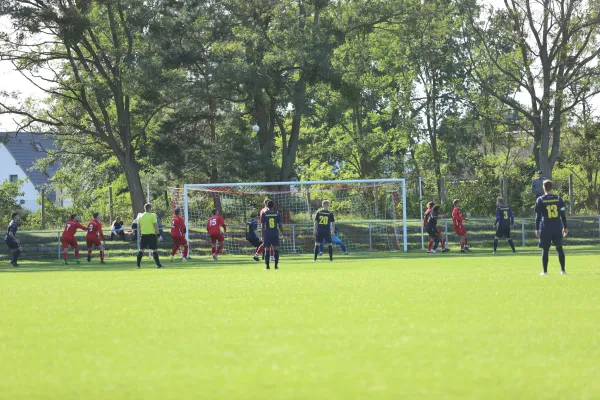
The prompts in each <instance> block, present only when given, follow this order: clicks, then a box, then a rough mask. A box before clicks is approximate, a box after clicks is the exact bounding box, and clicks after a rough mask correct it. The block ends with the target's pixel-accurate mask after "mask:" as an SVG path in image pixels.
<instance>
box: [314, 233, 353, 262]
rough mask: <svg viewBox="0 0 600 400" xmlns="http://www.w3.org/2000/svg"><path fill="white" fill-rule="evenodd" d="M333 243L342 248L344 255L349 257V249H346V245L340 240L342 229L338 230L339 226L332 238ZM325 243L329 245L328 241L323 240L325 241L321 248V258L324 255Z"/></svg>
mask: <svg viewBox="0 0 600 400" xmlns="http://www.w3.org/2000/svg"><path fill="white" fill-rule="evenodd" d="M331 242H332V243H333V244H337V245H338V246H340V248H341V249H342V251H343V252H344V254H345V255H348V249H347V248H346V245H345V244H344V243H343V242H342V239H340V228H338V227H337V226H336V227H335V235H334V236H332V237H331ZM325 243H327V241H326V240H325V239H323V241H322V242H321V246H320V248H319V255H320V256H322V255H323V245H324V244H325Z"/></svg>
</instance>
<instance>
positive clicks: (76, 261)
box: [73, 258, 81, 264]
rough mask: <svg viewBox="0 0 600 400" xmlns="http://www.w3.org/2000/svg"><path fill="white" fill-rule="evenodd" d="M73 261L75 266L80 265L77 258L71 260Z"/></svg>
mask: <svg viewBox="0 0 600 400" xmlns="http://www.w3.org/2000/svg"><path fill="white" fill-rule="evenodd" d="M73 261H75V264H81V263H80V262H79V260H78V259H77V258H75V259H73Z"/></svg>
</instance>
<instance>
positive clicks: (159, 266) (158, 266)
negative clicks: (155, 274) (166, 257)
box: [156, 264, 164, 269]
mask: <svg viewBox="0 0 600 400" xmlns="http://www.w3.org/2000/svg"><path fill="white" fill-rule="evenodd" d="M161 268H164V267H163V266H162V265H160V264H159V265H157V266H156V269H161Z"/></svg>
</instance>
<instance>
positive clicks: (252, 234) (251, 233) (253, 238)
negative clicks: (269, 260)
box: [246, 209, 268, 261]
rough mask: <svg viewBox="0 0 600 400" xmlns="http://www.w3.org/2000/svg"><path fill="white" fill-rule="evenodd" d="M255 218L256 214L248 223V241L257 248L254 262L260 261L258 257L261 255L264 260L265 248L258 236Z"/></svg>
mask: <svg viewBox="0 0 600 400" xmlns="http://www.w3.org/2000/svg"><path fill="white" fill-rule="evenodd" d="M267 210H268V209H267ZM254 218H256V214H252V215H251V216H250V219H249V220H248V222H246V240H247V241H248V242H250V244H251V245H252V246H254V247H256V253H254V256H253V257H252V258H253V259H254V261H258V260H259V259H260V258H259V256H258V255H259V254H262V255H263V258H264V252H263V249H264V248H265V246H264V245H263V242H262V240H260V237H259V236H258V222H257V221H256V220H255V219H254Z"/></svg>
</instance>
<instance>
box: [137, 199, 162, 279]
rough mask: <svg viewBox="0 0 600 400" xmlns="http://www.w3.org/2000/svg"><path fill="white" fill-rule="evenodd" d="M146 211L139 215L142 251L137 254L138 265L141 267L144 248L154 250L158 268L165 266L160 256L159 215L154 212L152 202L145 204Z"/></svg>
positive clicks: (153, 254) (153, 253)
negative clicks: (161, 262)
mask: <svg viewBox="0 0 600 400" xmlns="http://www.w3.org/2000/svg"><path fill="white" fill-rule="evenodd" d="M144 210H146V212H145V213H143V214H140V215H138V218H137V222H138V230H139V232H140V233H141V236H140V251H139V252H138V255H137V267H138V269H139V268H141V263H142V258H143V257H144V250H146V249H149V250H152V256H153V257H154V262H155V263H156V268H163V266H162V265H161V264H160V259H159V258H158V236H159V234H160V232H159V230H158V217H157V216H156V214H154V213H153V212H152V205H151V204H150V203H148V204H146V205H145V206H144Z"/></svg>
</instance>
